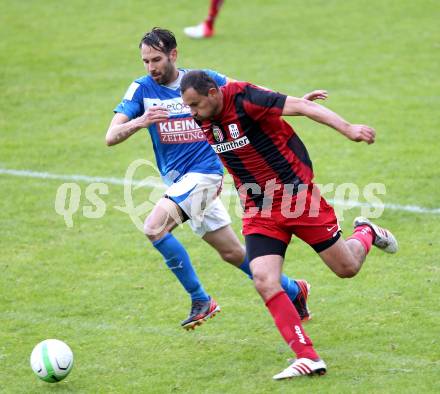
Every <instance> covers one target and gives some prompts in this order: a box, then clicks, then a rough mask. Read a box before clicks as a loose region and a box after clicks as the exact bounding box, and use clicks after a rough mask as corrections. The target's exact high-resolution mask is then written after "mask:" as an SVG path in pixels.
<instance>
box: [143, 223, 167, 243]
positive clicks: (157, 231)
mask: <svg viewBox="0 0 440 394" xmlns="http://www.w3.org/2000/svg"><path fill="white" fill-rule="evenodd" d="M144 234H145V235H146V236H147V238H148V239H149V240H150V241H151V242H154V241H158V240H159V239H161V238H162V236H163V229H162V228H161V227H159V226H154V225H153V224H151V223H149V222H148V221H146V222H145V223H144Z"/></svg>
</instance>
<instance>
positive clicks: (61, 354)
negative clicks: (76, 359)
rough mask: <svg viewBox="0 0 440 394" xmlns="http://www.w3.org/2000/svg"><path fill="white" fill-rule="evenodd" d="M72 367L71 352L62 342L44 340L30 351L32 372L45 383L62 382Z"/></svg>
mask: <svg viewBox="0 0 440 394" xmlns="http://www.w3.org/2000/svg"><path fill="white" fill-rule="evenodd" d="M72 366H73V353H72V350H70V347H69V346H67V345H66V344H65V343H64V342H63V341H59V340H58V339H46V340H45V341H43V342H40V343H39V344H38V345H37V346H35V347H34V350H32V354H31V367H32V370H33V371H34V372H35V374H36V375H37V376H38V377H39V378H40V379H41V380H44V381H45V382H49V383H56V382H59V381H60V380H63V379H64V378H65V377H66V376H67V375H68V374H69V372H70V371H71V369H72Z"/></svg>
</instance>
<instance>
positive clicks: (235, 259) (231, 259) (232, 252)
mask: <svg viewBox="0 0 440 394" xmlns="http://www.w3.org/2000/svg"><path fill="white" fill-rule="evenodd" d="M220 255H221V257H222V259H223V260H224V261H226V262H228V263H231V264H234V265H236V266H239V265H240V264H241V263H243V261H244V258H245V256H246V253H245V251H244V249H243V247H242V246H241V245H240V247H233V248H230V249H227V250H224V251H222V252H221V253H220Z"/></svg>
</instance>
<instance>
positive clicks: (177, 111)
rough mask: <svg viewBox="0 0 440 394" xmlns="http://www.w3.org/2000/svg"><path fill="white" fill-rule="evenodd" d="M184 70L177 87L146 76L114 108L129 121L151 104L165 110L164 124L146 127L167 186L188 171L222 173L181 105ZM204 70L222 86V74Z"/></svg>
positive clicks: (186, 108) (181, 72)
mask: <svg viewBox="0 0 440 394" xmlns="http://www.w3.org/2000/svg"><path fill="white" fill-rule="evenodd" d="M188 71H189V70H187V69H179V78H178V80H177V85H176V83H174V84H171V85H168V86H165V85H159V84H158V83H157V82H156V81H154V79H153V78H151V76H149V75H147V76H144V77H142V78H139V79H137V80H135V81H134V82H133V83H132V84H131V85H130V87H129V88H128V90H127V92H126V94H125V96H124V98H123V100H122V101H121V103H119V105H118V106H117V107H116V108H115V109H114V112H118V113H122V114H124V115H126V116H128V118H129V119H133V118H137V117H139V116H141V115H142V114H143V113H144V112H145V111H147V110H148V108H149V107H152V106H155V105H157V106H161V107H165V108H166V109H167V110H168V111H169V118H168V119H167V120H166V121H164V122H159V123H155V124H152V125H151V126H150V127H149V128H148V131H149V132H150V135H151V140H152V141H153V149H154V153H155V156H156V162H157V166H158V168H159V171H160V173H161V175H162V178H163V179H164V181H165V182H166V183H167V184H170V183H171V182H176V181H178V180H179V179H180V177H182V176H183V175H184V174H186V173H188V172H200V173H203V174H223V166H222V164H221V162H220V160H219V159H218V157H217V154H216V153H215V152H214V151H213V149H212V148H211V146H210V145H209V144H208V142H207V141H206V139H205V135H204V133H203V131H202V130H201V129H200V128H199V126H198V125H197V123H196V122H195V121H194V119H193V118H192V116H191V112H190V109H189V107H188V106H187V105H185V104H183V101H182V96H181V93H180V79H181V77H182V75H183V74H184V73H186V72H188ZM204 71H205V72H206V73H207V74H208V75H209V76H210V77H211V78H213V79H214V80H215V81H216V83H217V84H218V85H219V86H223V85H225V84H226V77H225V76H224V75H221V74H219V73H217V72H215V71H212V70H204Z"/></svg>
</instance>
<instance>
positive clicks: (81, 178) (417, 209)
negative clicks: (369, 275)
mask: <svg viewBox="0 0 440 394" xmlns="http://www.w3.org/2000/svg"><path fill="white" fill-rule="evenodd" d="M0 175H10V176H16V177H24V178H38V179H54V180H60V181H64V182H88V183H93V182H102V183H107V184H111V185H129V184H131V185H133V186H137V187H147V188H154V187H157V188H162V189H165V186H164V184H163V183H161V182H157V181H149V180H143V181H137V180H131V181H130V180H126V179H124V178H106V177H96V176H88V175H80V174H74V175H65V174H52V173H49V172H37V171H29V170H13V169H7V168H0ZM223 193H224V194H226V195H230V196H231V195H232V196H235V195H236V193H235V190H224V191H223ZM327 201H328V202H330V203H332V204H338V205H343V206H350V207H370V208H381V207H382V205H378V204H367V203H362V202H358V201H352V200H344V201H340V200H336V201H335V200H333V199H327ZM383 206H384V207H385V209H389V210H393V211H402V212H411V213H428V214H435V215H440V208H425V207H421V206H418V205H401V204H394V203H385V204H384V205H383Z"/></svg>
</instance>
